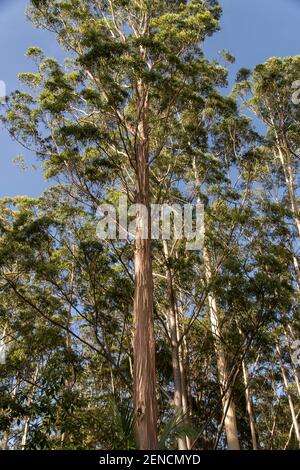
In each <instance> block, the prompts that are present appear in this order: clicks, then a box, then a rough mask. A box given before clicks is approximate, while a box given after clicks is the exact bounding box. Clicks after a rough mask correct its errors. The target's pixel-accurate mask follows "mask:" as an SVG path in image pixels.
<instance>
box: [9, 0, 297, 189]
mask: <svg viewBox="0 0 300 470" xmlns="http://www.w3.org/2000/svg"><path fill="white" fill-rule="evenodd" d="M220 3H221V5H222V7H223V18H222V24H221V26H222V30H221V31H220V32H219V33H217V34H215V35H214V36H213V37H211V38H209V39H208V40H207V42H206V44H205V52H206V54H207V55H208V56H209V57H212V58H218V52H219V51H220V50H221V49H227V50H229V51H230V52H231V53H232V54H233V55H234V56H235V57H236V64H234V65H233V66H231V67H230V76H231V80H232V79H234V77H235V74H236V71H237V70H238V69H239V68H241V67H247V68H253V67H254V66H255V65H256V64H258V63H261V62H264V61H265V60H266V59H268V58H269V57H273V56H277V57H283V56H292V55H297V54H300V49H299V46H300V27H299V25H300V0H220ZM27 4H28V0H0V52H1V62H0V80H3V81H5V83H6V86H7V91H8V93H10V92H11V91H13V90H14V89H16V88H18V87H19V84H18V80H17V74H18V73H19V72H24V71H28V70H30V67H31V64H30V62H28V60H27V59H26V58H25V57H24V53H25V51H26V49H27V48H28V47H29V46H32V45H38V46H40V47H41V48H42V49H44V50H45V52H46V54H47V55H48V56H51V57H56V58H58V59H61V60H63V55H62V53H61V52H60V50H59V48H58V47H57V45H56V42H55V38H54V36H53V35H51V34H50V33H48V32H45V31H41V30H36V29H34V28H33V27H32V26H31V24H30V23H29V22H28V21H27V20H26V18H25V15H24V10H25V7H26V5H27ZM299 78H300V77H299ZM0 142H1V145H0V197H4V196H16V195H18V194H26V195H29V196H32V197H35V196H38V195H39V194H40V193H41V192H42V191H43V189H44V188H45V187H46V184H47V183H46V182H45V180H44V178H43V175H42V172H41V171H40V170H38V169H37V170H33V169H31V165H32V164H35V165H37V162H36V160H35V157H34V155H30V154H29V153H28V152H24V150H23V149H22V148H21V147H20V146H18V145H17V144H16V143H15V142H13V141H12V140H11V139H10V137H9V135H8V134H7V132H6V131H5V130H4V129H0ZM19 154H22V155H23V156H24V157H25V159H26V161H27V166H28V169H27V170H25V171H24V170H21V169H20V168H19V167H18V166H16V164H14V163H13V160H14V158H15V157H16V155H19Z"/></svg>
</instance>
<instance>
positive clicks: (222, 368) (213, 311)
mask: <svg viewBox="0 0 300 470" xmlns="http://www.w3.org/2000/svg"><path fill="white" fill-rule="evenodd" d="M203 260H204V265H205V273H206V280H207V283H208V284H209V283H210V282H211V279H212V273H211V265H210V259H209V255H208V253H207V249H206V248H204V253H203ZM208 304H209V314H210V323H211V330H212V333H213V336H214V347H215V352H216V356H217V368H218V375H219V381H220V388H221V395H222V405H223V418H224V427H225V433H226V439H227V445H228V449H229V450H239V449H240V444H239V438H238V429H237V421H236V412H235V404H234V402H233V399H232V388H231V386H230V383H229V376H228V366H227V361H226V357H225V354H224V350H223V347H222V344H221V341H220V339H221V331H220V326H219V318H218V307H217V301H216V298H215V296H214V295H213V294H212V293H211V292H210V293H209V294H208Z"/></svg>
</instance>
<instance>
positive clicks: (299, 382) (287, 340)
mask: <svg viewBox="0 0 300 470" xmlns="http://www.w3.org/2000/svg"><path fill="white" fill-rule="evenodd" d="M285 340H286V342H287V346H288V350H289V355H290V358H291V368H292V371H293V375H294V379H295V383H296V386H297V391H298V396H299V398H300V381H299V376H298V372H297V369H296V367H295V365H294V362H293V359H292V355H293V353H292V350H291V346H290V342H289V337H288V334H287V332H286V331H285Z"/></svg>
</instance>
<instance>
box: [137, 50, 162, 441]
mask: <svg viewBox="0 0 300 470" xmlns="http://www.w3.org/2000/svg"><path fill="white" fill-rule="evenodd" d="M142 55H144V52H142ZM136 91H137V93H136V95H137V114H138V116H139V122H138V128H137V136H136V146H135V164H136V180H137V184H136V203H137V204H138V205H142V206H143V207H144V208H146V210H147V215H146V216H145V212H144V210H143V209H142V207H141V206H138V208H137V214H136V233H135V253H134V270H135V293H134V379H133V381H134V418H135V432H136V439H137V442H138V446H139V448H140V449H142V450H151V449H153V450H155V449H157V404H156V366H155V343H154V325H153V273H152V246H151V212H150V183H149V129H148V106H149V101H148V100H149V97H148V91H147V88H146V85H145V84H144V83H143V82H142V81H141V80H140V81H139V82H138V84H137V90H136ZM145 232H146V233H145ZM145 235H146V236H145Z"/></svg>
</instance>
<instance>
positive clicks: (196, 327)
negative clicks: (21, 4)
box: [0, 0, 300, 451]
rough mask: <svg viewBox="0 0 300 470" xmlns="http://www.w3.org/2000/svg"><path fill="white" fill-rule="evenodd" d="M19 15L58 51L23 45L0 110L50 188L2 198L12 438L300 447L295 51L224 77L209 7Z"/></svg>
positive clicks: (65, 8) (5, 378) (128, 0)
mask: <svg viewBox="0 0 300 470" xmlns="http://www.w3.org/2000/svg"><path fill="white" fill-rule="evenodd" d="M221 3H222V2H221ZM26 14H27V17H28V18H29V20H30V21H31V23H32V25H33V27H36V28H41V29H44V30H46V31H51V32H52V33H53V36H52V37H53V41H56V43H57V45H58V47H59V48H60V49H61V50H62V51H63V53H64V55H65V60H64V61H62V62H59V61H58V60H56V59H54V58H52V57H47V56H46V55H45V54H44V52H43V50H42V49H41V48H39V47H38V45H37V46H36V45H33V46H32V47H30V48H29V49H28V50H27V52H26V55H27V58H28V70H30V72H28V71H27V72H26V71H20V73H19V76H18V78H19V81H20V87H19V89H18V90H16V91H14V92H13V93H11V94H10V95H9V96H8V97H7V99H6V101H5V103H4V104H3V105H1V107H0V111H1V121H2V126H4V127H5V129H6V132H7V133H8V134H9V136H10V138H11V139H13V140H14V141H15V142H16V143H18V145H19V144H21V145H22V146H23V147H24V148H25V149H26V150H27V151H30V152H32V153H33V154H34V155H35V157H36V160H37V161H38V162H40V164H41V165H42V168H43V172H44V175H45V178H46V179H47V181H48V187H47V188H46V189H45V191H44V192H43V193H42V194H40V196H39V197H36V198H33V197H29V196H25V195H20V196H17V197H4V198H2V199H0V341H1V343H0V448H1V449H2V450H60V449H64V450H75V449H76V450H110V449H112V450H134V449H142V450H156V449H166V450H176V449H178V450H183V451H188V450H226V449H229V450H297V449H299V446H300V424H299V416H300V375H299V372H300V335H299V329H300V318H299V304H298V302H299V295H300V264H299V263H300V206H299V204H300V202H299V185H300V180H299V175H300V173H299V170H300V55H299V56H293V57H282V58H279V57H271V58H269V59H268V60H267V61H266V62H265V63H261V64H257V66H256V67H255V68H254V69H253V70H248V69H246V68H242V69H240V70H239V72H238V74H237V76H236V80H235V84H234V85H233V86H230V87H229V86H228V67H229V66H230V64H231V63H233V62H234V60H235V58H234V57H233V56H232V55H231V53H230V51H229V52H228V51H227V50H226V49H224V51H222V57H220V61H217V60H212V59H210V58H208V57H206V56H205V54H204V49H203V47H204V43H205V41H206V39H208V38H209V37H210V36H212V35H213V34H215V33H217V32H218V31H219V29H220V20H221V15H222V9H221V6H220V5H219V2H218V1H216V0H30V1H28V9H27V13H26ZM224 46H225V47H226V44H224ZM24 52H25V51H24ZM120 198H123V199H122V200H126V201H127V202H128V206H130V205H132V207H133V210H130V211H129V215H128V219H129V221H130V222H131V223H130V227H131V231H130V230H128V227H127V226H124V225H122V224H121V222H120V223H119V224H118V223H117V228H118V229H120V230H116V231H114V230H111V228H112V227H111V224H110V222H111V220H108V213H107V211H108V212H109V208H110V207H118V204H119V201H120ZM153 205H157V207H163V208H164V210H166V211H167V209H168V208H169V209H170V214H169V219H168V220H167V222H166V221H165V220H164V221H162V220H160V219H159V221H158V227H156V229H160V228H161V224H163V223H165V222H166V223H167V224H168V223H169V225H170V226H171V229H172V228H174V230H171V235H170V236H169V237H168V236H166V237H154V236H153V230H154V228H153V224H152V221H153V210H151V207H152V206H153ZM101 207H102V208H104V209H103V210H102V212H101ZM187 207H189V208H191V210H190V212H189V215H190V229H191V230H192V229H193V234H194V235H195V237H196V240H200V241H201V246H196V248H194V249H191V248H190V249H188V246H187V241H188V237H187V236H185V237H184V236H179V235H178V233H176V230H175V219H176V217H178V214H179V218H180V220H181V222H182V218H184V217H183V216H182V213H183V212H181V211H183V209H184V208H187ZM197 207H198V208H202V209H201V211H202V212H203V213H202V212H201V211H200V212H199V213H198V215H197V217H196V215H195V210H194V209H195V208H197ZM105 208H106V209H105ZM172 208H173V209H174V208H175V209H176V210H175V211H174V210H173V209H172ZM144 209H145V210H144ZM192 209H193V210H192ZM145 214H146V215H145ZM199 214H200V215H199ZM203 214H204V216H203ZM164 216H166V214H165V212H163V213H162V218H163V217H164ZM198 216H199V217H198ZM202 216H203V217H202ZM166 217H167V216H166ZM107 220H108V223H107V224H106V225H107V231H106V235H107V236H103V235H105V234H103V233H102V237H100V236H99V232H101V230H99V223H100V222H101V221H102V222H103V221H106V222H107ZM178 220H179V219H177V221H178ZM184 220H185V222H184V223H188V221H187V220H186V219H184ZM200 222H201V223H200ZM169 228H170V227H169ZM122 230H123V236H112V235H116V233H115V232H121V231H122ZM102 232H103V230H102ZM132 232H133V233H132ZM145 232H146V233H145ZM124 233H125V236H124ZM119 235H120V233H119Z"/></svg>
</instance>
